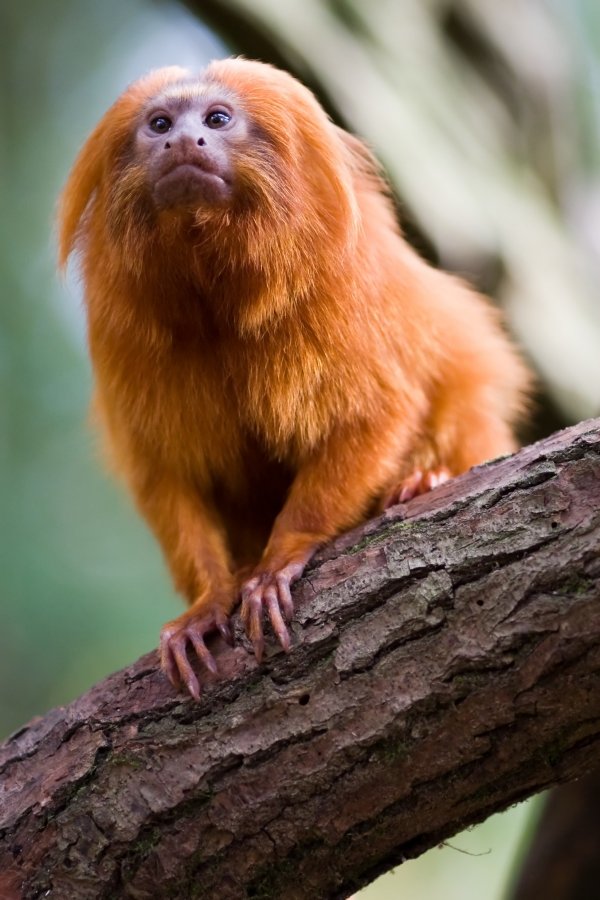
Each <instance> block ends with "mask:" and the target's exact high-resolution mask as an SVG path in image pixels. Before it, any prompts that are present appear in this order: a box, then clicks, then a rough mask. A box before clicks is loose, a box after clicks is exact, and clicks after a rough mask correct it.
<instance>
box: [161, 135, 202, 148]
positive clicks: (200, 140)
mask: <svg viewBox="0 0 600 900" xmlns="http://www.w3.org/2000/svg"><path fill="white" fill-rule="evenodd" d="M196 143H197V144H198V146H199V147H204V145H205V144H206V141H205V140H204V138H203V137H199V138H198V140H197V141H196ZM170 149H171V141H167V142H166V143H165V150H170Z"/></svg>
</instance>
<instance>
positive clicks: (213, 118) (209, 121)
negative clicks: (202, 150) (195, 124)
mask: <svg viewBox="0 0 600 900" xmlns="http://www.w3.org/2000/svg"><path fill="white" fill-rule="evenodd" d="M228 122H231V116H230V114H229V113H228V112H225V110H224V109H213V111H212V112H209V113H208V115H207V117H206V118H205V120H204V124H205V125H208V127H209V128H222V127H223V125H227V123H228Z"/></svg>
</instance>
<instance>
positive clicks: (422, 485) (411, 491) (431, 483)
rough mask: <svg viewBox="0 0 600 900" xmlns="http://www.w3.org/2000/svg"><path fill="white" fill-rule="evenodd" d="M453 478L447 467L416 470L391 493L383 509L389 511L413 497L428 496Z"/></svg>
mask: <svg viewBox="0 0 600 900" xmlns="http://www.w3.org/2000/svg"><path fill="white" fill-rule="evenodd" d="M450 478H452V475H451V474H450V472H449V470H448V469H447V468H446V467H445V466H439V467H438V468H437V469H429V470H426V469H415V471H414V472H413V473H412V474H411V475H409V476H408V478H404V479H403V480H402V481H401V482H400V484H398V485H396V487H395V488H394V489H393V490H392V491H390V493H389V494H388V495H387V497H386V498H385V500H384V502H383V508H384V509H389V507H390V506H396V504H397V503H406V502H407V501H408V500H412V499H413V497H418V496H419V495H420V494H426V493H427V492H428V491H431V490H433V488H435V487H438V485H440V484H444V482H445V481H449V480H450Z"/></svg>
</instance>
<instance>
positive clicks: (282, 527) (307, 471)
mask: <svg viewBox="0 0 600 900" xmlns="http://www.w3.org/2000/svg"><path fill="white" fill-rule="evenodd" d="M378 425H379V428H378V427H377V426H378ZM398 431H399V429H398V427H397V424H396V427H395V429H390V424H389V421H388V422H387V423H386V425H384V424H382V423H357V424H356V425H354V426H352V427H347V428H344V429H338V430H336V431H335V432H334V433H333V434H331V435H330V436H329V437H328V438H327V440H326V441H325V442H324V443H323V445H322V446H321V447H320V448H319V449H318V450H316V451H313V452H312V454H311V455H310V457H309V458H308V459H306V461H305V462H304V464H303V465H302V466H301V468H300V470H299V472H298V474H297V476H296V478H295V480H294V482H293V484H292V487H291V489H290V493H289V495H288V498H287V500H286V503H285V505H284V507H283V509H282V511H281V513H280V514H279V515H278V517H277V519H276V520H275V523H274V526H273V530H272V532H271V536H270V538H269V542H268V544H267V546H266V548H265V551H264V553H263V556H262V559H261V561H260V562H259V564H258V566H257V567H256V569H255V570H254V572H253V574H252V576H251V577H250V578H249V579H248V581H246V582H245V584H244V585H243V586H242V611H241V615H242V620H243V622H244V625H245V628H246V631H247V633H248V636H249V638H250V640H251V641H252V644H253V646H254V651H255V654H256V656H257V658H258V659H259V660H260V659H261V658H262V654H263V650H264V634H263V609H266V611H267V613H268V615H269V618H270V621H271V625H272V627H273V630H274V632H275V634H276V635H277V638H278V639H279V642H280V643H281V645H282V647H283V648H284V649H285V650H287V649H289V646H290V639H289V634H288V630H287V628H286V625H285V620H287V621H288V622H289V621H290V619H291V617H292V614H293V604H292V599H291V594H290V585H291V584H292V583H293V582H294V581H296V580H297V579H298V578H299V577H300V576H301V574H302V572H303V570H304V568H305V566H306V564H307V562H308V561H309V559H310V558H311V556H312V555H313V553H314V552H315V550H316V549H317V547H319V546H320V545H321V544H323V543H325V542H326V541H328V540H330V539H331V538H332V537H334V536H335V535H337V534H339V533H340V532H342V531H344V530H346V529H348V528H351V527H352V526H353V525H355V524H357V523H358V522H359V521H360V520H361V519H362V518H364V517H365V515H366V514H367V513H368V511H369V508H370V507H371V506H372V504H373V503H374V501H376V500H377V499H378V498H380V497H381V496H382V494H383V493H384V492H385V491H386V489H388V488H389V486H390V484H391V483H392V482H393V481H394V478H395V476H396V473H397V471H398V465H399V461H400V460H401V458H402V456H403V453H406V450H407V447H408V446H409V444H410V441H411V439H412V434H411V430H410V427H409V426H408V427H406V428H405V429H404V430H403V433H402V434H399V433H398Z"/></svg>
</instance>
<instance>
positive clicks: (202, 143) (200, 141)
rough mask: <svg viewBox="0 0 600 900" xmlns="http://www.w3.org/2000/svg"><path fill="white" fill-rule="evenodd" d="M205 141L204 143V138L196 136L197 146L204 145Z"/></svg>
mask: <svg viewBox="0 0 600 900" xmlns="http://www.w3.org/2000/svg"><path fill="white" fill-rule="evenodd" d="M205 143H206V141H205V140H204V138H198V146H199V147H204V145H205Z"/></svg>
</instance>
